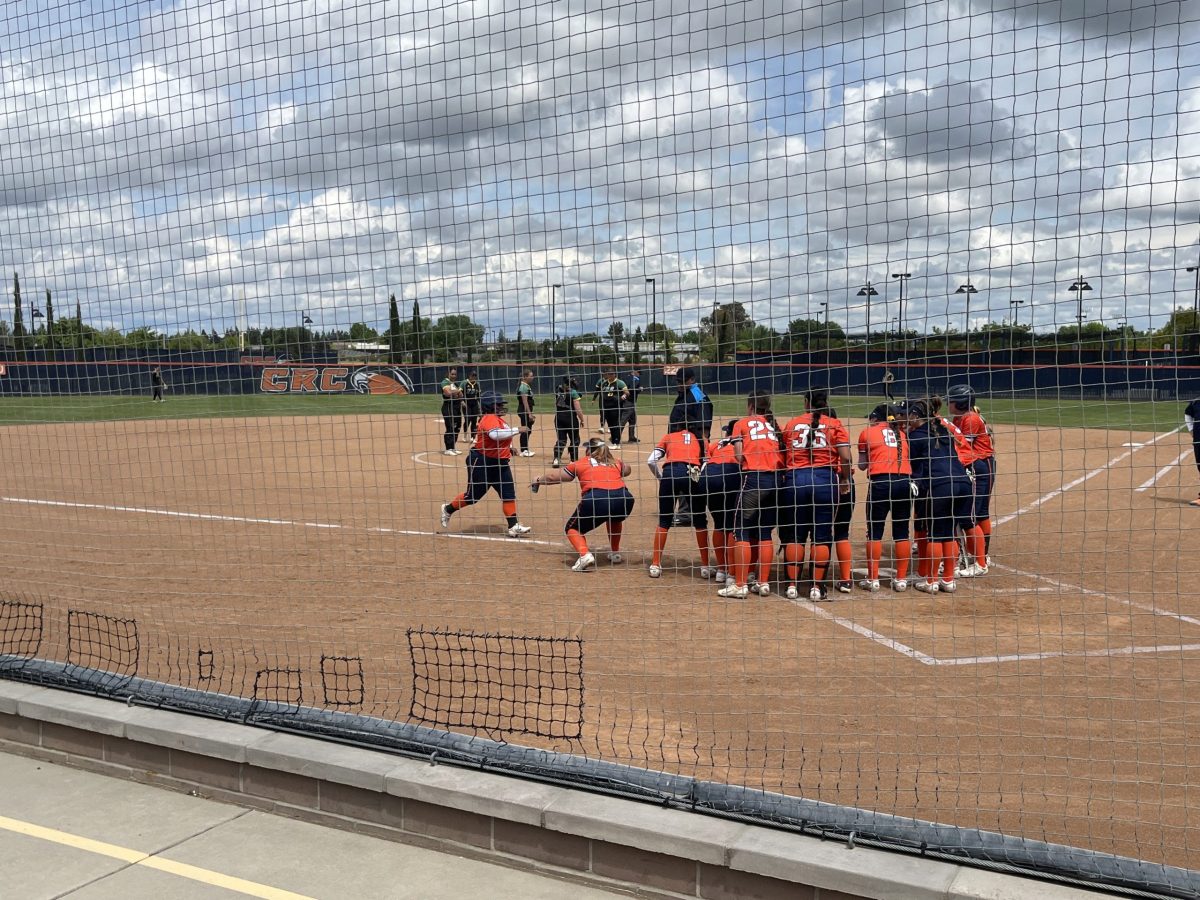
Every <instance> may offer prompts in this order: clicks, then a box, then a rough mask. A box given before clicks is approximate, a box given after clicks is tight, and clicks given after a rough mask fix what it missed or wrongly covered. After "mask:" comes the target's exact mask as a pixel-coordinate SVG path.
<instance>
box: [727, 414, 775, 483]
mask: <svg viewBox="0 0 1200 900" xmlns="http://www.w3.org/2000/svg"><path fill="white" fill-rule="evenodd" d="M732 437H734V438H741V441H742V468H743V469H744V470H745V471H747V472H777V471H779V470H780V469H782V468H783V453H782V452H781V451H780V449H779V435H777V434H776V433H775V426H774V425H772V424H771V423H770V422H768V421H767V420H766V419H765V418H764V417H763V416H746V418H744V419H738V423H737V424H736V425H734V426H733V435H732Z"/></svg>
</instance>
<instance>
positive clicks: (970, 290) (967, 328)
mask: <svg viewBox="0 0 1200 900" xmlns="http://www.w3.org/2000/svg"><path fill="white" fill-rule="evenodd" d="M954 293H956V294H965V295H966V300H967V308H966V310H965V311H964V312H963V337H964V338H965V339H966V342H967V364H968V365H970V363H971V360H970V356H971V295H972V294H978V293H979V291H978V290H977V289H976V287H975V285H973V284H971V282H969V281H968V282H967V283H966V284H960V285H959V286H958V288H957V289H956V290H955V291H954Z"/></svg>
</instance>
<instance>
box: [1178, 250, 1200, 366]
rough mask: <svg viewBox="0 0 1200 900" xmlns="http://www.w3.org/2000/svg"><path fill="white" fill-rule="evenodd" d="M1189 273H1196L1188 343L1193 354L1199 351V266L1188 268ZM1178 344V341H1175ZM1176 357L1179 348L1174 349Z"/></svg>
mask: <svg viewBox="0 0 1200 900" xmlns="http://www.w3.org/2000/svg"><path fill="white" fill-rule="evenodd" d="M1187 270H1188V271H1189V272H1195V273H1196V287H1195V289H1194V292H1193V294H1192V339H1191V341H1189V342H1188V343H1190V344H1191V350H1192V352H1193V353H1195V352H1196V350H1198V349H1200V266H1188V267H1187ZM1175 343H1176V344H1178V343H1179V341H1178V339H1176V341H1175ZM1175 353H1176V355H1178V354H1179V347H1178V346H1176V348H1175Z"/></svg>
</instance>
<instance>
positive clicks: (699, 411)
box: [669, 366, 713, 451]
mask: <svg viewBox="0 0 1200 900" xmlns="http://www.w3.org/2000/svg"><path fill="white" fill-rule="evenodd" d="M675 377H676V379H677V380H678V383H679V395H678V396H677V397H676V398H675V405H674V406H672V407H671V417H670V420H669V422H670V424H671V425H682V426H683V428H684V430H685V431H690V432H691V433H692V434H694V435H695V436H696V437H697V438H698V439H699V440H700V447H701V450H702V451H703V449H704V447H705V444H706V442H707V441H708V436H709V433H710V432H711V431H712V420H713V405H712V401H711V400H709V399H708V395H707V394H705V393H704V391H702V390H701V389H700V385H698V384H696V370H695V369H692V368H690V367H687V366H685V367H683V368H681V369H680V370H679V372H678V373H677V374H676V376H675Z"/></svg>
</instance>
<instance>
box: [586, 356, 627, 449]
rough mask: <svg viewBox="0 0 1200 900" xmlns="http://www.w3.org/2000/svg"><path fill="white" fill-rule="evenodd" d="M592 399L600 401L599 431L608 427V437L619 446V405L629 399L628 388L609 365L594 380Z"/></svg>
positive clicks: (614, 444) (613, 443)
mask: <svg viewBox="0 0 1200 900" xmlns="http://www.w3.org/2000/svg"><path fill="white" fill-rule="evenodd" d="M592 399H593V400H599V401H600V428H599V430H600V431H601V432H603V431H604V429H605V428H607V429H608V439H609V441H610V442H611V443H612V445H613V446H614V447H620V446H621V405H622V404H623V403H625V402H627V401H628V400H629V389H628V388H627V387H626V386H625V382H623V381H622V380H621V379H619V378H618V377H617V372H616V370H615V369H613V368H612V367H611V366H609V367H607V368H605V370H604V377H603V378H601V379H600V380H599V381H597V382H596V389H595V390H594V391H593V392H592Z"/></svg>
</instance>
